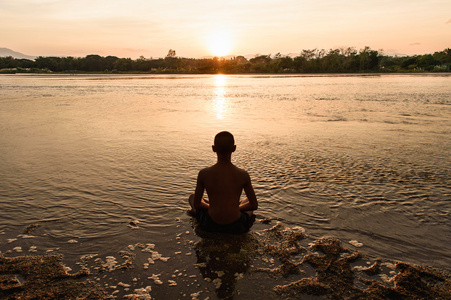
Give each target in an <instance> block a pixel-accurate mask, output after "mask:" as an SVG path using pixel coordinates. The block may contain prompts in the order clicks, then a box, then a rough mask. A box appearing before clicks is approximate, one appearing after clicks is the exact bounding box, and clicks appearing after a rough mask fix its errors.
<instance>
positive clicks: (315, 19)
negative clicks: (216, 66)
mask: <svg viewBox="0 0 451 300" xmlns="http://www.w3.org/2000/svg"><path fill="white" fill-rule="evenodd" d="M348 46H351V47H355V48H357V49H361V48H363V47H364V46H370V47H371V48H372V49H375V50H379V49H383V50H384V52H385V53H387V54H407V55H414V54H425V53H431V52H434V51H441V50H444V49H445V48H450V47H451V1H450V0H443V1H442V0H437V1H419V0H379V1H370V0H359V1H357V0H342V1H339V0H333V1H325V0H306V1H302V0H296V1H294V0H287V1H283V0H279V1H276V0H259V1H257V0H228V1H224V0H208V1H207V0H191V1H189V0H186V1H182V0H179V1H176V0H152V1H146V0H118V1H111V0H110V1H106V0H89V1H88V0H77V1H72V0H1V1H0V47H5V48H10V49H12V50H14V51H19V52H22V53H24V54H28V55H36V56H37V55H42V56H85V55H88V54H99V55H102V56H106V55H115V56H119V57H131V58H137V57H139V56H140V55H143V56H145V57H147V58H149V57H164V56H166V54H167V53H168V50H169V49H175V50H176V52H177V56H182V57H194V58H198V57H203V56H211V55H218V56H220V55H248V54H275V53H277V52H280V53H282V54H288V53H299V52H300V51H301V50H302V49H313V48H320V49H326V50H328V49H331V48H340V47H348Z"/></svg>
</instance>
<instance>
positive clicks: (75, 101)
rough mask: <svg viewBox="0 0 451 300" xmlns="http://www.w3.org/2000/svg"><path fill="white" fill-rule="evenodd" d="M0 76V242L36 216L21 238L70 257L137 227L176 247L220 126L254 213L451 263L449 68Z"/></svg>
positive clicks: (130, 237) (368, 249) (135, 234)
mask: <svg viewBox="0 0 451 300" xmlns="http://www.w3.org/2000/svg"><path fill="white" fill-rule="evenodd" d="M0 87H1V88H0V120H1V122H0V207H1V209H0V233H1V234H2V235H0V242H2V243H1V244H0V250H2V251H3V252H5V251H7V250H8V249H12V248H13V247H15V246H16V244H17V243H19V242H20V238H19V240H18V241H14V242H13V241H12V240H10V239H11V238H14V237H16V236H17V235H19V234H21V233H23V232H24V230H25V228H26V227H27V226H30V225H32V224H34V225H33V226H35V227H36V228H37V229H36V230H34V231H33V232H32V234H33V235H34V238H30V239H26V238H23V239H22V242H21V243H22V244H21V245H22V247H23V250H24V252H26V250H27V249H28V248H27V246H30V245H34V246H35V247H37V249H38V250H40V251H42V252H44V251H47V252H49V251H55V252H58V251H59V252H60V253H62V254H64V255H65V257H66V258H67V259H68V260H69V261H70V258H71V257H74V260H75V257H79V256H80V255H82V254H86V253H100V254H104V255H107V254H109V253H115V252H117V251H119V250H120V249H123V248H124V247H126V246H127V245H130V244H134V243H137V242H139V241H143V240H145V241H147V242H153V243H155V244H156V245H161V247H162V248H160V252H164V251H163V249H170V248H171V244H172V243H173V242H174V241H175V240H174V236H177V234H180V232H182V233H185V232H186V231H190V230H192V229H191V226H190V224H189V220H190V217H189V216H188V215H186V209H187V208H188V205H187V198H188V195H189V194H190V193H191V192H193V190H194V185H195V180H196V176H197V172H198V171H199V170H200V169H201V168H203V167H206V166H208V165H211V164H213V163H214V162H215V155H214V153H213V152H212V151H211V144H212V140H213V137H214V135H215V134H216V133H217V132H219V131H221V130H229V131H230V132H232V133H233V134H234V135H235V139H236V144H237V151H236V152H235V154H234V156H233V161H234V163H235V164H236V165H238V166H240V167H242V168H245V169H246V170H248V171H249V173H250V175H251V178H252V181H253V185H254V188H255V191H256V194H257V197H258V200H259V204H260V206H259V210H258V211H257V212H256V213H257V217H258V218H272V219H273V220H278V221H281V222H282V223H284V224H288V225H290V226H302V227H304V228H305V229H306V231H307V233H308V234H309V236H311V237H314V238H320V237H322V236H333V237H336V238H339V239H340V240H342V241H343V242H345V243H347V242H348V241H350V240H356V241H358V242H360V243H362V244H363V245H364V246H363V247H362V248H361V249H362V251H364V252H365V253H367V254H368V255H373V256H377V257H382V258H390V259H398V260H402V261H406V262H412V263H417V264H423V265H429V266H433V267H440V268H447V269H449V268H450V266H451V254H450V253H451V248H450V242H449V241H450V240H451V222H450V220H451V219H450V212H451V204H450V200H451V179H450V174H449V170H450V167H451V160H450V149H451V139H450V136H451V134H450V133H451V76H450V75H444V74H437V75H435V74H434V75H433V74H422V75H404V74H402V75H380V76H379V75H374V76H373V75H366V76H365V75H351V76H344V75H341V76H340V75H330V76H329V75H318V76H266V75H258V76H238V75H233V76H229V75H227V76H226V75H211V76H210V75H170V76H166V75H158V76H144V75H143V76H140V75H76V76H70V75H67V76H66V75H3V76H1V77H0ZM130 221H134V223H133V224H132V225H130ZM135 221H138V222H139V225H138V227H139V229H138V230H136V229H134V227H135V225H134V224H135V223H136V224H137V222H135ZM256 226H257V229H258V226H259V225H256ZM33 228H34V227H33ZM28 231H30V230H28ZM189 234H191V235H192V234H193V233H192V232H191V231H190V233H189ZM68 241H72V242H71V243H68ZM75 242H77V243H75ZM16 250H17V249H16ZM38 253H39V252H38Z"/></svg>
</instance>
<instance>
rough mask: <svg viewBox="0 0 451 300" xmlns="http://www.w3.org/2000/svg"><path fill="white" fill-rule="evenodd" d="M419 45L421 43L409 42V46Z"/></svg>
mask: <svg viewBox="0 0 451 300" xmlns="http://www.w3.org/2000/svg"><path fill="white" fill-rule="evenodd" d="M419 45H421V43H411V44H409V46H419Z"/></svg>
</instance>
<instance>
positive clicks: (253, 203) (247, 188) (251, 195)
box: [240, 172, 258, 211]
mask: <svg viewBox="0 0 451 300" xmlns="http://www.w3.org/2000/svg"><path fill="white" fill-rule="evenodd" d="M243 188H244V193H245V194H246V197H247V200H249V201H246V202H244V203H243V204H241V205H240V210H241V211H249V210H256V209H257V208H258V202H257V196H255V192H254V188H253V187H252V183H251V177H250V176H249V174H248V173H247V172H246V184H245V185H244V187H243Z"/></svg>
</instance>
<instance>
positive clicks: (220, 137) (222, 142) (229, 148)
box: [213, 131, 236, 155]
mask: <svg viewBox="0 0 451 300" xmlns="http://www.w3.org/2000/svg"><path fill="white" fill-rule="evenodd" d="M235 149H236V146H235V139H234V138H233V135H232V134H231V133H230V132H228V131H221V132H220V133H218V134H217V135H216V136H215V141H214V145H213V151H214V152H216V153H218V154H222V155H224V154H230V153H232V152H234V151H235Z"/></svg>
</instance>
